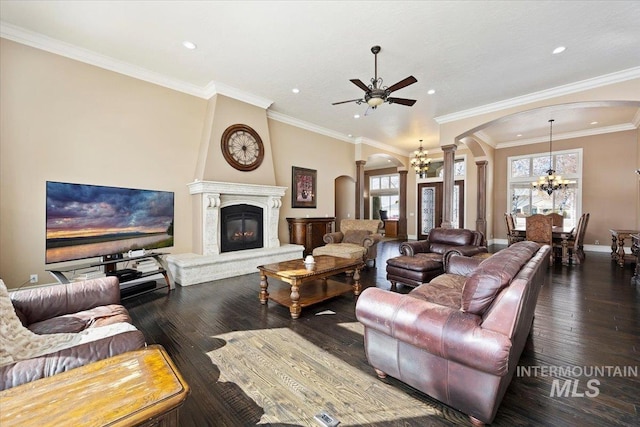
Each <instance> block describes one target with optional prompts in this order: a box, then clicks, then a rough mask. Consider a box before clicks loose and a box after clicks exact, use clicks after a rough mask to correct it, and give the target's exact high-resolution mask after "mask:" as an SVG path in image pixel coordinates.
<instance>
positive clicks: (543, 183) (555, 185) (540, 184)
mask: <svg viewBox="0 0 640 427" xmlns="http://www.w3.org/2000/svg"><path fill="white" fill-rule="evenodd" d="M553 121H554V120H553V119H551V120H549V169H547V174H546V175H544V176H541V177H540V179H538V181H536V182H532V183H531V185H533V188H534V189H535V190H538V191H544V192H546V193H547V194H548V195H551V193H553V192H554V191H557V190H566V189H567V187H568V186H569V184H571V182H570V181H568V180H566V179H562V177H561V176H560V175H556V171H555V170H554V169H553V166H552V165H553V157H552V152H553V150H552V144H553Z"/></svg>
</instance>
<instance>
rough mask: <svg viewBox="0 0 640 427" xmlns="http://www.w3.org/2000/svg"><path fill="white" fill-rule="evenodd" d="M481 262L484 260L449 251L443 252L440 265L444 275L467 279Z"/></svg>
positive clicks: (454, 250) (452, 250) (453, 250)
mask: <svg viewBox="0 0 640 427" xmlns="http://www.w3.org/2000/svg"><path fill="white" fill-rule="evenodd" d="M482 261H484V259H482V258H472V257H469V256H464V255H462V254H460V252H458V251H457V250H456V249H451V250H448V251H447V252H445V254H444V257H443V259H442V264H443V267H444V272H445V273H448V274H457V275H459V276H465V277H468V276H470V275H471V274H472V273H473V272H474V271H475V269H476V268H478V266H479V265H480V263H481V262H482Z"/></svg>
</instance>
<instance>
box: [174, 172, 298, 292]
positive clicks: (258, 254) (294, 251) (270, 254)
mask: <svg viewBox="0 0 640 427" xmlns="http://www.w3.org/2000/svg"><path fill="white" fill-rule="evenodd" d="M188 186H189V193H190V194H191V195H193V196H194V197H196V198H197V199H196V200H197V203H195V204H194V206H196V209H199V210H200V212H199V215H198V217H199V221H200V225H199V226H200V227H201V228H200V230H199V232H200V233H199V236H201V237H200V238H201V241H200V242H198V243H199V245H200V247H201V253H200V254H193V253H191V254H180V255H170V256H169V257H168V258H167V261H168V264H169V269H170V271H171V273H172V274H173V275H174V280H175V281H176V282H177V283H179V284H181V285H183V286H184V285H192V284H195V283H202V282H206V281H210V280H216V279H222V278H225V277H232V276H239V275H243V274H248V273H254V272H256V271H257V267H258V266H259V265H262V264H267V263H272V262H280V261H287V260H291V259H295V258H302V251H303V250H304V247H303V246H300V245H280V240H279V239H278V223H279V218H280V207H281V206H282V200H281V199H282V196H284V194H285V191H286V190H287V187H278V186H272V185H256V184H241V183H231V182H218V181H194V182H192V183H190V184H188ZM240 204H248V205H253V206H257V207H260V208H262V212H263V248H260V249H247V250H241V251H234V252H225V253H221V251H220V231H221V226H220V219H221V215H220V209H222V208H224V207H227V206H233V205H240Z"/></svg>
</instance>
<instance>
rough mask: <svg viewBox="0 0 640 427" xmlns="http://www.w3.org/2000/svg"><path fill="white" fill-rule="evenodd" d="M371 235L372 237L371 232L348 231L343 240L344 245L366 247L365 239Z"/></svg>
mask: <svg viewBox="0 0 640 427" xmlns="http://www.w3.org/2000/svg"><path fill="white" fill-rule="evenodd" d="M369 235H371V232H370V231H369V230H347V231H345V233H344V237H343V238H342V243H353V244H354V245H360V246H364V239H365V238H367V237H368V236H369Z"/></svg>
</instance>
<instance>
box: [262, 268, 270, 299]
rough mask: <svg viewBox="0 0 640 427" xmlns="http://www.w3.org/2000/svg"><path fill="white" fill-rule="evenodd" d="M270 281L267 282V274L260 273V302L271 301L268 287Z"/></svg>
mask: <svg viewBox="0 0 640 427" xmlns="http://www.w3.org/2000/svg"><path fill="white" fill-rule="evenodd" d="M268 286H269V283H268V282H267V276H266V275H264V274H260V304H266V303H267V301H269V292H267V287H268Z"/></svg>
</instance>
